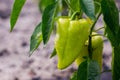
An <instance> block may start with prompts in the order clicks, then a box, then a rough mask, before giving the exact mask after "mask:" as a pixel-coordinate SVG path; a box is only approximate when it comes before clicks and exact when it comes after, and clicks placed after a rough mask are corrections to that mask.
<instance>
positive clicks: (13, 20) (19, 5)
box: [10, 0, 26, 31]
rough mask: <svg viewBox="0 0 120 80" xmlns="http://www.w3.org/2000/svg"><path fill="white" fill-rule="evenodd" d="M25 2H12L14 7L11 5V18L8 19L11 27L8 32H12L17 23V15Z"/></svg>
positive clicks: (18, 0) (20, 0)
mask: <svg viewBox="0 0 120 80" xmlns="http://www.w3.org/2000/svg"><path fill="white" fill-rule="evenodd" d="M25 2H26V0H15V1H14V5H13V9H12V12H11V17H10V25H11V29H10V31H12V30H13V28H14V26H15V24H16V22H17V19H18V17H19V14H20V12H21V9H22V7H23V5H24V4H25Z"/></svg>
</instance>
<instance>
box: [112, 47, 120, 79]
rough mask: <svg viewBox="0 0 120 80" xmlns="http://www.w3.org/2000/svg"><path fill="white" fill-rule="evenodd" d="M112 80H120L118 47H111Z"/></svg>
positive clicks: (119, 52) (119, 53)
mask: <svg viewBox="0 0 120 80" xmlns="http://www.w3.org/2000/svg"><path fill="white" fill-rule="evenodd" d="M113 50H114V51H113V56H112V78H113V79H112V80H120V46H118V47H113Z"/></svg>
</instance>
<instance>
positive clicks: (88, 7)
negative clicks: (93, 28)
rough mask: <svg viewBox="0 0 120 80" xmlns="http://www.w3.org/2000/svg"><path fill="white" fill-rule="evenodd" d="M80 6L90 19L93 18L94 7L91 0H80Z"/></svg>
mask: <svg viewBox="0 0 120 80" xmlns="http://www.w3.org/2000/svg"><path fill="white" fill-rule="evenodd" d="M80 6H81V9H82V10H83V12H85V14H86V15H87V16H88V17H89V18H90V19H92V20H95V19H96V18H95V8H94V2H93V0H80Z"/></svg>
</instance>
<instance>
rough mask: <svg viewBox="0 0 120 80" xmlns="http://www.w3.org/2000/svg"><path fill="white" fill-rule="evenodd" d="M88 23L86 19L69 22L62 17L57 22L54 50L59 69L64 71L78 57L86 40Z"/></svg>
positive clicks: (88, 28) (68, 19)
mask: <svg viewBox="0 0 120 80" xmlns="http://www.w3.org/2000/svg"><path fill="white" fill-rule="evenodd" d="M89 30H90V23H89V21H87V20H86V19H80V20H70V18H66V17H62V18H59V19H58V20H57V33H56V38H55V48H56V52H57V55H58V65H57V67H58V68H59V69H64V68H66V67H68V66H69V65H70V64H72V63H73V62H74V60H75V59H76V58H77V57H78V56H79V54H80V52H81V50H82V48H83V46H84V43H85V41H86V40H87V39H88V35H89Z"/></svg>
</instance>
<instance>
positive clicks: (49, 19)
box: [42, 3, 57, 44]
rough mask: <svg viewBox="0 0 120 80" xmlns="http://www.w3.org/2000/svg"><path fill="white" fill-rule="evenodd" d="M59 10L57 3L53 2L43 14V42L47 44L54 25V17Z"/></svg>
mask: <svg viewBox="0 0 120 80" xmlns="http://www.w3.org/2000/svg"><path fill="white" fill-rule="evenodd" d="M56 10H57V4H56V3H53V4H51V5H49V6H48V7H46V8H45V10H44V12H43V16H42V34H43V42H44V44H46V43H47V42H48V40H49V37H50V34H51V32H52V30H53V27H54V18H55V14H56Z"/></svg>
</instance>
